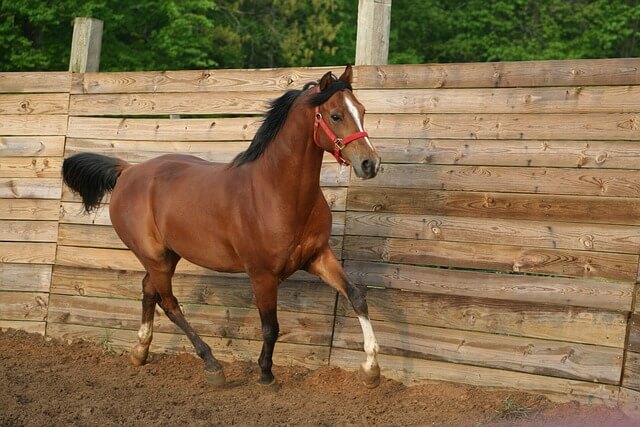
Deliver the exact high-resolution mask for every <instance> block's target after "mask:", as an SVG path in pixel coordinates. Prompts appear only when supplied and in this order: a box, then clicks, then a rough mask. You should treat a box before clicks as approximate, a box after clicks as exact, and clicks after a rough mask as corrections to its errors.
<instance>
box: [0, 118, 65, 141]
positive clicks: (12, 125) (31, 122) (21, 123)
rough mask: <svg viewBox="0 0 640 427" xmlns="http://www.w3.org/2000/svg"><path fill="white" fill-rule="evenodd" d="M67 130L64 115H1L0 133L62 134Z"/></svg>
mask: <svg viewBox="0 0 640 427" xmlns="http://www.w3.org/2000/svg"><path fill="white" fill-rule="evenodd" d="M66 132H67V116H66V115H62V114H60V115H39V116H30V115H17V114H8V115H4V116H2V121H0V135H34V136H40V135H64V134H65V133H66Z"/></svg>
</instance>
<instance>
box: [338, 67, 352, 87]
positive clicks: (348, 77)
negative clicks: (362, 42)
mask: <svg viewBox="0 0 640 427" xmlns="http://www.w3.org/2000/svg"><path fill="white" fill-rule="evenodd" d="M340 80H342V81H343V82H346V83H349V84H351V81H352V80H353V69H352V68H351V65H347V68H345V69H344V73H342V75H341V76H340Z"/></svg>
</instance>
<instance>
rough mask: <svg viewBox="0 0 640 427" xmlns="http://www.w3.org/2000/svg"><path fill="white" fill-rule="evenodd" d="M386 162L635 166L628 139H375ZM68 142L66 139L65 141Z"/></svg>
mask: <svg viewBox="0 0 640 427" xmlns="http://www.w3.org/2000/svg"><path fill="white" fill-rule="evenodd" d="M374 142H375V146H376V150H377V151H378V153H379V154H380V156H381V157H382V160H383V161H384V162H386V163H426V164H433V165H436V164H442V165H469V166H527V167H529V166H534V167H561V168H569V167H570V168H575V167H581V168H602V169H605V168H606V169H609V168H618V169H637V168H638V163H637V159H638V157H640V145H639V144H638V143H637V142H631V141H562V140H560V141H558V140H468V139H450V140H448V139H419V138H416V139H383V138H377V139H375V141H374ZM67 145H68V143H67Z"/></svg>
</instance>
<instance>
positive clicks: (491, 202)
mask: <svg viewBox="0 0 640 427" xmlns="http://www.w3.org/2000/svg"><path fill="white" fill-rule="evenodd" d="M495 204H496V201H495V199H494V198H493V197H491V196H485V197H484V200H483V201H482V206H483V207H485V208H489V207H491V206H493V205H495Z"/></svg>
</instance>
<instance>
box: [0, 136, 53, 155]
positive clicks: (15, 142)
mask: <svg viewBox="0 0 640 427" xmlns="http://www.w3.org/2000/svg"><path fill="white" fill-rule="evenodd" d="M0 153H1V154H2V156H3V157H7V156H13V157H51V156H59V157H62V155H63V154H64V136H0Z"/></svg>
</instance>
